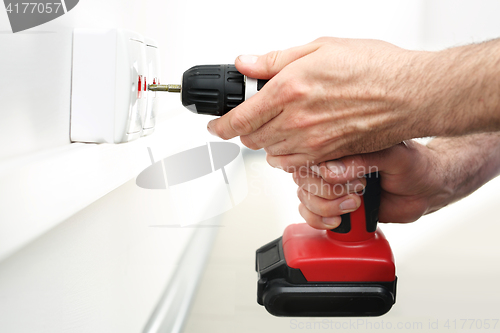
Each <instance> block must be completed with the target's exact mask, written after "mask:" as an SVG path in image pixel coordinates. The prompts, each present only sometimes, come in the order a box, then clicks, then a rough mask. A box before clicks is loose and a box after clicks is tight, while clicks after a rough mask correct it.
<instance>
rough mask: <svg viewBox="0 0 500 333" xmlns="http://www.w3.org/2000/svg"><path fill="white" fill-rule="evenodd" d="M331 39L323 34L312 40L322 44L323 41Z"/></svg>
mask: <svg viewBox="0 0 500 333" xmlns="http://www.w3.org/2000/svg"><path fill="white" fill-rule="evenodd" d="M331 40H332V37H325V36H323V37H319V38H316V39H315V40H314V42H315V43H322V44H323V43H327V42H330V41H331Z"/></svg>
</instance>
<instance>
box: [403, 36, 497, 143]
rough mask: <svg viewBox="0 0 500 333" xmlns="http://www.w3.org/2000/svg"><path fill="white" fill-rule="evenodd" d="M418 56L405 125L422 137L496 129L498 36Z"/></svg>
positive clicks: (448, 135) (492, 130)
mask: <svg viewBox="0 0 500 333" xmlns="http://www.w3.org/2000/svg"><path fill="white" fill-rule="evenodd" d="M424 54H425V55H424V56H422V57H421V59H423V60H421V62H422V63H421V65H420V67H419V68H420V71H419V73H417V74H416V77H415V78H414V82H416V86H417V89H416V90H417V91H416V92H415V94H414V96H415V98H414V99H413V100H412V103H414V108H415V109H417V110H418V112H415V117H414V119H412V124H411V126H414V128H415V129H416V130H417V131H418V132H419V134H420V135H422V136H432V135H434V136H447V137H450V136H458V135H465V134H472V133H482V132H494V131H499V130H500V39H496V40H492V41H488V42H484V43H480V44H471V45H466V46H460V47H455V48H451V49H447V50H443V51H440V52H429V53H425V52H424ZM422 117H424V119H422Z"/></svg>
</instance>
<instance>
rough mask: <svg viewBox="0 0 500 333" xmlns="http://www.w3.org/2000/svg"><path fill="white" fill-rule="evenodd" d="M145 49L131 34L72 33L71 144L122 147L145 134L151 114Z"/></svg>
mask: <svg viewBox="0 0 500 333" xmlns="http://www.w3.org/2000/svg"><path fill="white" fill-rule="evenodd" d="M146 49H147V46H146V43H145V41H144V38H143V37H142V36H141V35H140V34H137V33H134V32H131V31H127V30H120V29H111V30H100V29H99V30H96V29H75V30H74V33H73V76H72V98H71V141H73V142H95V143H121V142H127V141H131V140H134V139H137V138H139V137H140V136H141V135H142V134H143V127H144V125H145V124H148V126H149V124H150V123H151V122H147V121H146V119H147V117H150V116H148V112H149V114H153V110H150V111H148V97H149V95H148V91H147V85H148V84H149V83H150V82H148V81H149V79H150V77H151V76H150V66H149V65H148V58H147V52H146ZM153 55H154V53H153ZM156 61H158V59H156ZM151 108H152V109H153V105H152V106H151ZM153 127H154V122H153V124H152V126H150V128H151V132H152V128H153ZM148 128H149V127H148Z"/></svg>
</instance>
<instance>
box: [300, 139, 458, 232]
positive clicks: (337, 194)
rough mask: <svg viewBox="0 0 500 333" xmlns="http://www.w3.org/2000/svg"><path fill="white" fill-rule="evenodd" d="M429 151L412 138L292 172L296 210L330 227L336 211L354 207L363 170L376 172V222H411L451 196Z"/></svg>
mask: <svg viewBox="0 0 500 333" xmlns="http://www.w3.org/2000/svg"><path fill="white" fill-rule="evenodd" d="M436 160H437V157H436V156H435V155H434V152H433V151H432V150H430V149H428V148H426V147H425V146H422V145H420V144H418V143H415V142H413V141H408V142H406V144H399V145H396V146H394V147H391V148H388V149H386V150H383V151H380V152H375V153H369V154H361V155H355V156H350V157H345V158H342V159H340V160H336V161H328V162H326V163H322V164H320V165H319V166H317V167H313V169H314V170H316V172H312V171H311V172H300V171H299V172H295V173H294V174H293V178H294V181H295V183H297V185H299V189H298V191H297V195H298V197H299V199H300V201H301V204H300V206H299V211H300V214H301V215H302V217H303V218H304V219H305V220H306V221H307V223H309V224H310V225H311V226H312V227H315V228H318V229H332V228H335V227H337V226H338V225H339V224H340V215H342V214H345V213H350V212H352V211H354V210H356V209H358V208H359V205H360V204H361V199H360V198H359V196H358V194H356V192H360V191H362V190H363V188H364V186H365V185H366V180H365V179H364V175H365V174H368V173H371V172H374V171H378V172H379V176H380V177H381V186H382V194H381V202H380V212H379V218H380V221H381V222H413V221H415V220H417V219H418V218H419V217H420V216H422V215H424V214H426V213H428V212H430V210H432V209H433V210H435V208H433V207H436V206H439V205H440V204H439V203H438V202H440V201H441V202H445V201H446V200H440V199H446V198H448V197H450V196H451V194H452V193H451V189H449V188H447V187H443V184H442V175H441V174H440V173H441V171H440V167H439V165H437V164H436Z"/></svg>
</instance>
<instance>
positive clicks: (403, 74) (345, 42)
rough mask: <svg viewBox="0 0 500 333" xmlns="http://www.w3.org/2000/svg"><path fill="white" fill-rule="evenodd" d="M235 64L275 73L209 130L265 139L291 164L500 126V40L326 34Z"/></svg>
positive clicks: (257, 142) (252, 141) (251, 71)
mask: <svg viewBox="0 0 500 333" xmlns="http://www.w3.org/2000/svg"><path fill="white" fill-rule="evenodd" d="M235 65H236V67H237V69H238V70H239V71H240V72H241V73H243V74H245V75H247V76H249V77H254V78H259V79H271V80H270V81H269V82H268V83H267V84H266V85H265V86H264V87H263V88H262V89H261V91H260V92H259V93H258V94H256V95H255V96H253V97H251V98H250V99H248V100H247V101H245V102H244V103H242V104H241V105H239V106H238V107H236V108H234V109H233V110H232V111H230V112H229V113H227V114H226V115H224V116H223V117H221V118H219V119H216V120H212V121H211V122H210V123H209V124H208V130H209V131H210V132H211V133H212V134H214V135H217V136H219V137H221V138H222V139H230V138H233V137H235V136H241V141H242V143H243V144H244V145H245V146H247V147H249V148H251V149H261V148H264V149H265V150H266V152H267V154H268V155H267V160H268V162H269V164H270V165H271V166H273V167H280V168H282V169H284V170H286V171H288V172H294V171H296V170H297V168H299V167H300V166H310V165H316V164H319V163H321V162H325V161H329V160H333V159H338V158H341V157H344V156H350V155H354V154H360V153H367V152H374V151H379V150H382V149H385V148H388V147H391V146H393V145H395V144H398V143H400V142H402V141H404V140H409V139H411V138H415V137H424V136H441V137H453V136H460V135H467V134H472V133H480V132H494V131H499V130H500V93H499V92H500V40H493V41H490V42H486V43H481V44H474V45H467V46H462V47H456V48H452V49H448V50H444V51H439V52H422V51H409V50H405V49H401V48H399V47H397V46H394V45H392V44H389V43H386V42H382V41H378V40H355V39H339V38H320V39H317V40H316V41H314V42H312V43H309V44H306V45H303V46H299V47H294V48H291V49H288V50H285V51H275V52H270V53H268V54H266V55H263V56H240V57H238V59H236V61H235ZM471 110H472V111H471Z"/></svg>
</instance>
